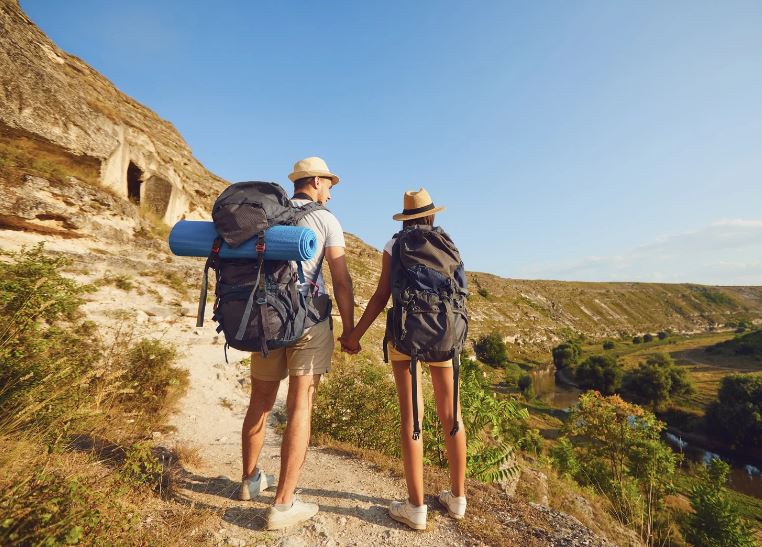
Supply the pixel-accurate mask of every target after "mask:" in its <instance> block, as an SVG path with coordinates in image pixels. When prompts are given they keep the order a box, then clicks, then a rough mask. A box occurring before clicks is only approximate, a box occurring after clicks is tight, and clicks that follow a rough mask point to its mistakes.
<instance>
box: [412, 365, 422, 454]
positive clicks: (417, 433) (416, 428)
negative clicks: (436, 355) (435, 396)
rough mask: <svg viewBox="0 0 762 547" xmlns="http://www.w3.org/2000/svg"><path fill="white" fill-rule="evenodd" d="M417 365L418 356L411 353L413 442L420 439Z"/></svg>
mask: <svg viewBox="0 0 762 547" xmlns="http://www.w3.org/2000/svg"><path fill="white" fill-rule="evenodd" d="M417 364H418V354H417V352H416V351H413V354H412V355H411V356H410V377H411V380H412V382H413V440H414V441H417V440H418V439H419V438H420V437H421V424H420V423H419V422H418V374H417V371H416V365H417Z"/></svg>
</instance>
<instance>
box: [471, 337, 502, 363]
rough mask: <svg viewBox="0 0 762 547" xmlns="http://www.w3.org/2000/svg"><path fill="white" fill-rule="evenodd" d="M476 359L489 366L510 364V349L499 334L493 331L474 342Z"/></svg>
mask: <svg viewBox="0 0 762 547" xmlns="http://www.w3.org/2000/svg"><path fill="white" fill-rule="evenodd" d="M474 352H475V353H476V358H477V359H479V361H481V362H482V363H487V364H488V365H504V364H506V363H507V362H508V349H507V348H506V346H505V342H503V337H502V336H500V333H499V332H496V331H493V332H491V333H490V334H485V335H484V336H481V337H479V339H478V340H477V341H476V342H474Z"/></svg>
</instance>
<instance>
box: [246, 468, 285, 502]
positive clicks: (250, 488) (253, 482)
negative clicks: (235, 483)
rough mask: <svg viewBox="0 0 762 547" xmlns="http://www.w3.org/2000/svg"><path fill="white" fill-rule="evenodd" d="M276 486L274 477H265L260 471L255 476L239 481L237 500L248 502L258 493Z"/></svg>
mask: <svg viewBox="0 0 762 547" xmlns="http://www.w3.org/2000/svg"><path fill="white" fill-rule="evenodd" d="M277 485H278V481H276V480H275V475H265V474H264V473H262V472H261V471H260V472H259V473H257V474H256V475H255V476H253V477H250V478H248V479H243V480H242V481H241V489H240V490H239V491H238V499H239V500H243V501H249V500H250V499H251V498H256V497H257V496H258V495H259V494H260V492H264V491H265V490H267V489H268V488H272V487H273V486H277Z"/></svg>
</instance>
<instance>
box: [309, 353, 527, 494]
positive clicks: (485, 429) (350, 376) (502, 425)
mask: <svg viewBox="0 0 762 547" xmlns="http://www.w3.org/2000/svg"><path fill="white" fill-rule="evenodd" d="M354 360H355V362H354V363H352V362H351V361H350V360H349V359H348V358H342V360H337V362H336V363H335V367H334V368H335V373H334V374H331V375H330V376H329V377H328V378H327V379H326V380H325V382H323V383H321V386H320V389H319V390H318V393H317V400H316V402H315V409H314V411H313V422H312V423H313V429H314V431H315V432H317V433H323V434H325V435H328V436H329V437H332V438H334V439H336V440H339V441H343V442H348V443H351V444H354V445H355V446H359V447H362V448H370V449H373V450H378V451H380V452H383V453H385V454H388V455H391V456H399V455H400V441H399V435H400V432H399V427H400V425H399V424H400V418H399V405H398V402H397V391H396V388H395V385H394V381H393V380H392V379H391V378H390V376H389V373H388V368H385V367H380V366H378V365H376V364H374V363H373V362H371V361H370V360H369V359H368V358H367V357H365V356H361V357H355V358H354ZM358 360H359V362H358ZM424 396H425V398H424V405H425V408H426V411H425V413H424V420H423V424H422V425H423V440H424V459H425V461H427V462H432V463H435V464H438V465H446V456H445V448H444V435H447V434H449V431H442V428H441V425H440V424H439V420H438V419H437V416H436V411H435V408H434V403H433V400H432V397H431V394H430V392H429V390H424ZM460 401H461V407H462V414H463V423H462V424H461V427H464V428H465V430H466V434H467V436H468V445H467V450H468V452H467V455H466V458H467V472H468V475H469V476H471V477H474V478H476V479H478V480H483V481H497V480H502V479H504V478H506V477H507V476H509V475H511V474H513V473H515V472H516V468H515V466H511V465H510V462H511V461H512V455H513V447H514V446H515V445H519V446H520V445H521V441H522V439H523V438H524V437H525V436H527V435H528V427H527V420H528V418H529V413H528V412H527V410H526V409H524V408H520V407H519V406H518V405H517V404H516V403H515V402H514V401H512V400H509V399H499V398H498V397H497V395H496V394H495V393H494V392H493V391H492V389H491V386H490V385H489V383H488V382H487V381H486V380H485V379H484V377H483V376H482V372H481V370H480V367H479V364H478V363H477V362H476V361H474V360H472V359H469V358H468V356H467V355H465V354H463V355H461V375H460ZM529 435H530V436H531V433H530V434H529ZM526 442H527V443H529V442H530V441H526Z"/></svg>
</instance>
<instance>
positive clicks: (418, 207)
mask: <svg viewBox="0 0 762 547" xmlns="http://www.w3.org/2000/svg"><path fill="white" fill-rule="evenodd" d="M403 206H404V209H403V210H402V212H401V213H397V214H396V215H394V216H393V217H392V218H393V219H394V220H413V219H414V218H421V217H427V216H429V215H433V214H434V213H438V212H439V211H444V210H445V207H434V202H433V201H431V196H430V195H429V193H428V192H427V191H426V189H425V188H421V189H420V190H418V191H417V192H416V191H414V190H409V191H407V192H405V197H404V200H403Z"/></svg>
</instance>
